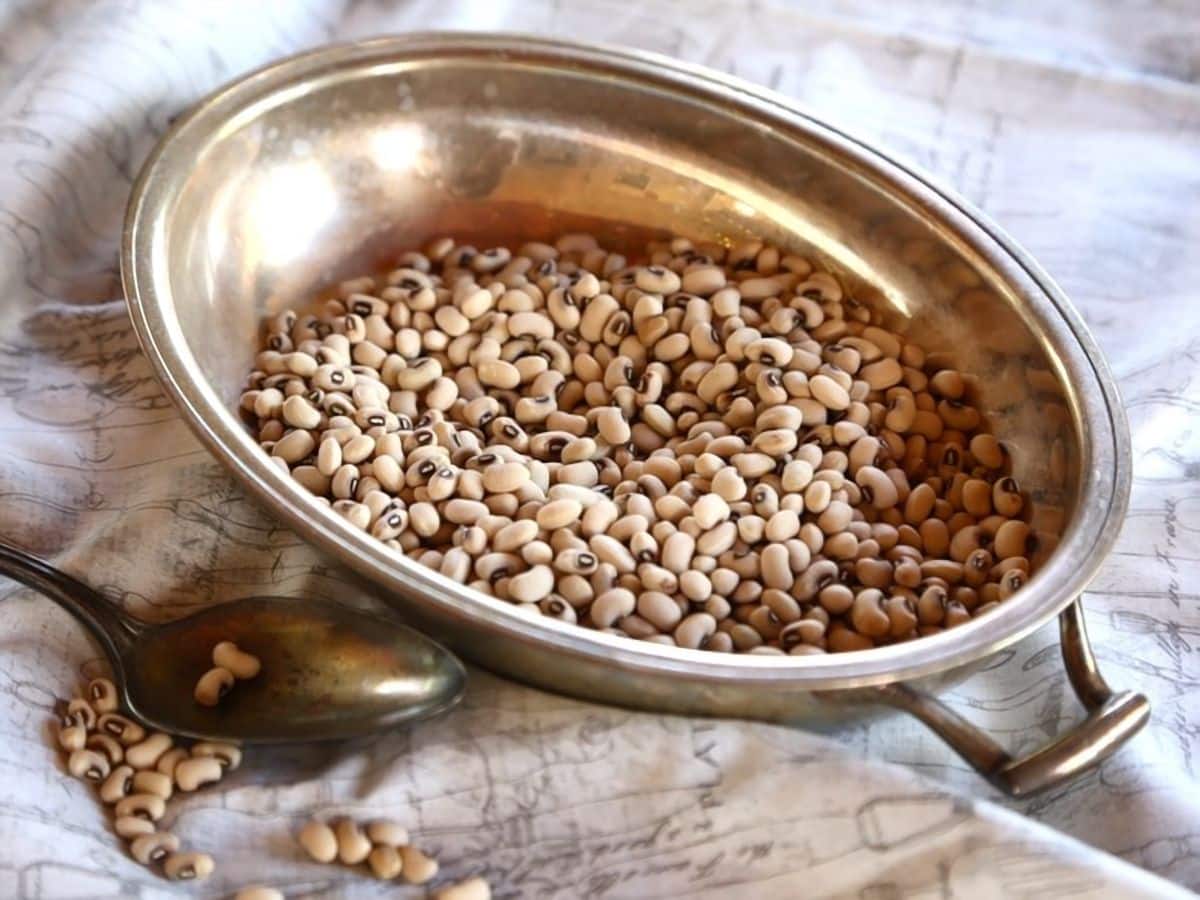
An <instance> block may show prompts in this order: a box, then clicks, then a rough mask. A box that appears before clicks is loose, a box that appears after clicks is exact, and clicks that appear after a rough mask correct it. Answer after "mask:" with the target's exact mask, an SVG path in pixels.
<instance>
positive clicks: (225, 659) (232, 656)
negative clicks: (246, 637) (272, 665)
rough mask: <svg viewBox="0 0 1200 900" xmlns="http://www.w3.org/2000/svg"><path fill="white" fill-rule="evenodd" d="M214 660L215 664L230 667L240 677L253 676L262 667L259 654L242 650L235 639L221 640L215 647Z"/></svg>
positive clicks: (225, 667)
mask: <svg viewBox="0 0 1200 900" xmlns="http://www.w3.org/2000/svg"><path fill="white" fill-rule="evenodd" d="M212 661H213V665H214V666H220V667H222V668H224V669H228V670H229V671H230V672H231V673H233V677H234V678H238V679H247V678H253V677H255V676H256V675H258V673H259V671H260V670H261V669H262V663H261V662H260V661H259V659H258V657H257V656H254V655H253V654H250V653H247V652H246V651H244V650H242V649H241V648H240V647H238V645H237V644H235V643H234V642H233V641H221V642H220V643H219V644H217V645H216V646H215V647H213V651H212Z"/></svg>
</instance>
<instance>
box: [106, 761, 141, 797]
mask: <svg viewBox="0 0 1200 900" xmlns="http://www.w3.org/2000/svg"><path fill="white" fill-rule="evenodd" d="M133 774H134V773H133V767H132V766H125V765H122V766H117V767H116V768H115V769H113V770H112V771H111V772H110V773H109V775H108V777H107V778H105V779H104V781H103V783H102V784H101V785H100V800H101V801H102V802H103V803H106V804H108V805H109V806H111V805H112V804H114V803H116V802H117V801H118V800H123V799H124V798H125V797H128V796H129V794H130V792H131V791H132V790H133Z"/></svg>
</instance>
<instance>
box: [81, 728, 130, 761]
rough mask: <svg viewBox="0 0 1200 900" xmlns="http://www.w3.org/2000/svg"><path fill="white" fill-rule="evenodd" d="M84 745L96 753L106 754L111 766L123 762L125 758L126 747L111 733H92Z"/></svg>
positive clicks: (105, 756)
mask: <svg viewBox="0 0 1200 900" xmlns="http://www.w3.org/2000/svg"><path fill="white" fill-rule="evenodd" d="M84 746H85V747H86V748H87V749H89V750H93V751H95V752H96V753H102V754H104V758H105V759H107V760H108V764H109V765H110V766H115V765H117V763H119V762H122V761H123V760H124V758H125V748H124V747H122V746H121V742H120V741H118V740H117V739H116V738H115V737H113V736H112V735H109V734H103V733H101V732H96V733H95V734H90V735H88V739H87V740H86V741H85V742H84Z"/></svg>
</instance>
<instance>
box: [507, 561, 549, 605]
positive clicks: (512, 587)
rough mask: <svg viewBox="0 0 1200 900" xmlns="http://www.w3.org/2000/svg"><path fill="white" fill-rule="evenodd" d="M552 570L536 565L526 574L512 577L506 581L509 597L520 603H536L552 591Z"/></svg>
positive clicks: (522, 573)
mask: <svg viewBox="0 0 1200 900" xmlns="http://www.w3.org/2000/svg"><path fill="white" fill-rule="evenodd" d="M554 581H555V578H554V570H553V569H551V568H550V567H549V566H546V565H537V566H534V567H533V568H531V569H529V570H528V571H527V572H521V573H520V574H518V575H514V576H512V577H511V578H510V579H509V581H508V593H509V596H510V597H511V598H512V599H513V600H515V601H517V602H520V603H537V602H538V601H539V600H543V599H545V598H546V597H547V596H549V595H550V593H551V592H552V591H553V590H554Z"/></svg>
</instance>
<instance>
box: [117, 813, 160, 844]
mask: <svg viewBox="0 0 1200 900" xmlns="http://www.w3.org/2000/svg"><path fill="white" fill-rule="evenodd" d="M113 831H115V832H116V833H117V835H118V836H119V837H123V838H125V839H126V840H131V839H133V838H136V837H139V836H140V835H143V834H154V832H155V831H157V829H156V828H155V827H154V823H153V822H151V821H150V820H149V819H146V818H143V817H142V816H121V817H119V818H117V819H116V820H114V821H113Z"/></svg>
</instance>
